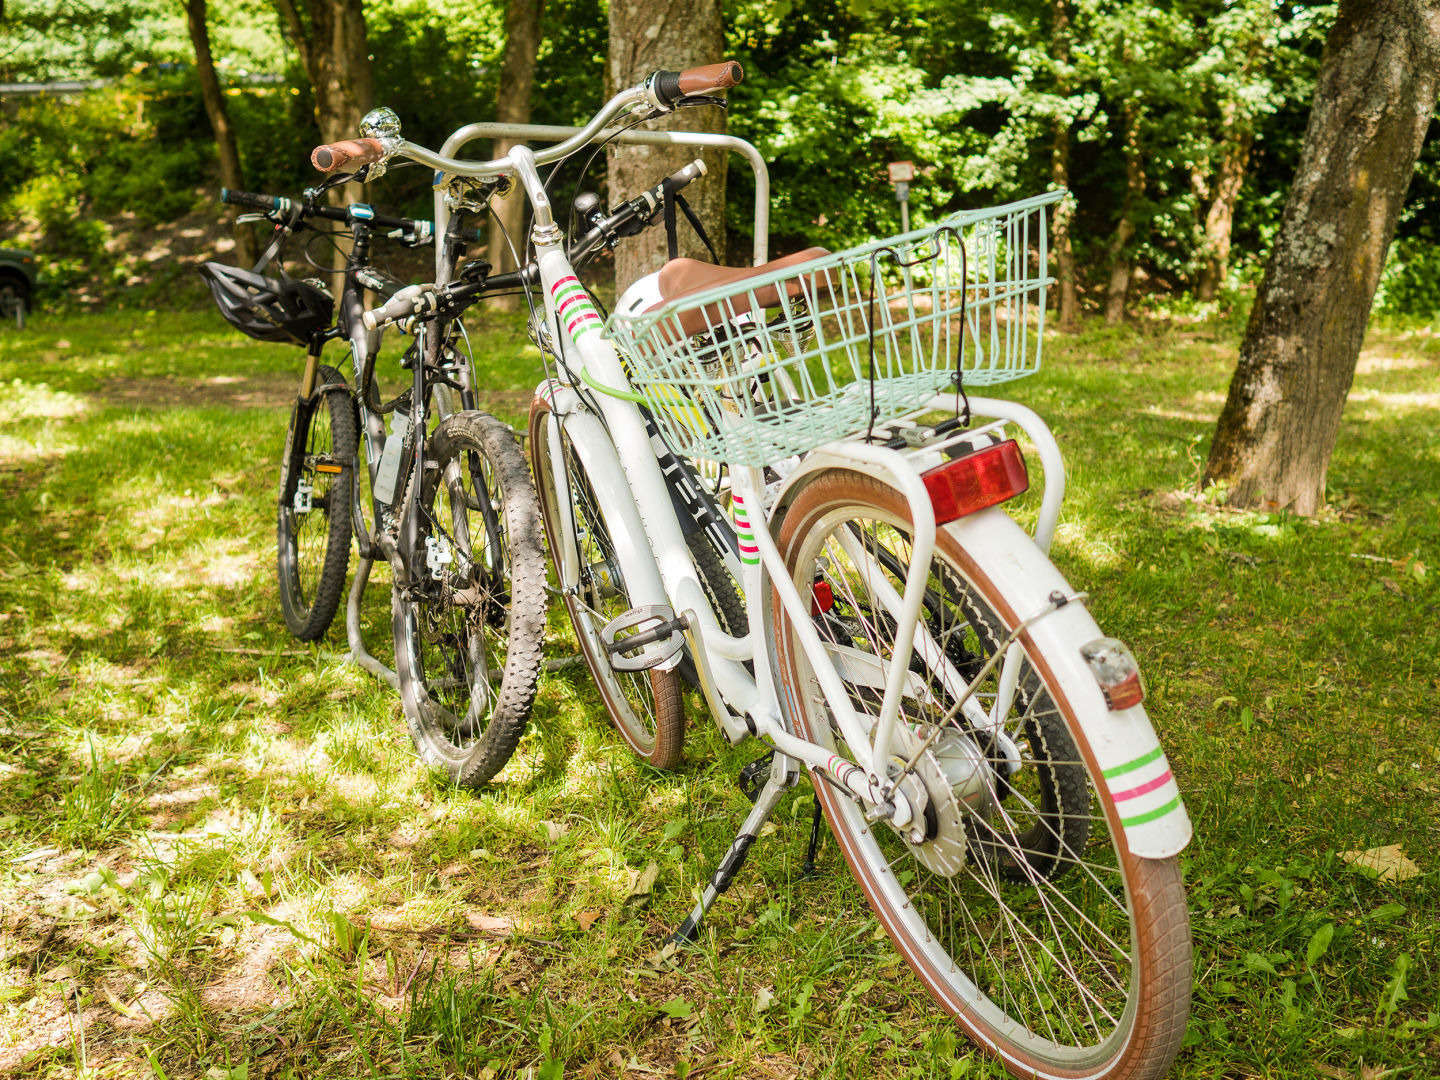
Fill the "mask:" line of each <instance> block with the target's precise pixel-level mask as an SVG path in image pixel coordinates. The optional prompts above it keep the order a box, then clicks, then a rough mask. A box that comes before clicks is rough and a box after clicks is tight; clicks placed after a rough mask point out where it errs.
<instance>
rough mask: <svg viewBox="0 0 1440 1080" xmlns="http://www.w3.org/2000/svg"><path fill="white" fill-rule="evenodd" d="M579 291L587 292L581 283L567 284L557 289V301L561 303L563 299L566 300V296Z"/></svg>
mask: <svg viewBox="0 0 1440 1080" xmlns="http://www.w3.org/2000/svg"><path fill="white" fill-rule="evenodd" d="M577 292H578V293H581V294H582V295H583V294H584V292H585V290H584V289H582V288H581V287H580V286H579V285H566V286H565V287H564V288H563V289H556V290H555V303H557V304H559V303H560V302H561V301H562V300H564V299H565V298H566V297H568V296H570V295H572V294H574V293H577Z"/></svg>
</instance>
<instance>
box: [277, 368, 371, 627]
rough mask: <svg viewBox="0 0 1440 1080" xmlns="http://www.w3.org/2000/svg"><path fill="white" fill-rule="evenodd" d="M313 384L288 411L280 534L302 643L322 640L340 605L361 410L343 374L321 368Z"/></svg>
mask: <svg viewBox="0 0 1440 1080" xmlns="http://www.w3.org/2000/svg"><path fill="white" fill-rule="evenodd" d="M315 385H316V387H317V389H316V391H315V393H313V394H311V395H310V397H309V398H308V399H307V400H304V401H297V402H296V403H295V408H294V409H293V410H292V412H291V414H290V429H289V431H288V433H287V435H286V448H287V451H288V452H287V454H286V458H285V460H284V461H283V462H282V463H281V472H280V507H279V517H278V520H277V523H276V530H275V531H276V545H277V549H278V553H279V558H278V562H279V571H280V608H281V611H283V612H284V615H285V625H286V626H287V627H289V628H290V633H292V634H294V635H295V636H296V637H297V638H299V639H300V640H301V641H318V640H319V639H320V638H322V637H324V636H325V631H326V630H327V629H329V627H330V623H331V620H333V619H334V618H335V612H336V610H337V609H338V608H339V606H340V597H341V595H342V594H343V593H344V591H345V573H346V571H347V570H348V569H349V566H350V510H351V505H352V503H353V501H354V485H355V464H356V457H355V447H356V424H355V405H354V402H353V401H352V400H351V397H350V392H349V390H347V389H346V388H345V377H344V376H343V375H341V374H340V372H338V371H336V370H335V369H334V368H332V367H325V366H323V365H322V366H321V367H319V368H318V369H317V372H316V384H315ZM297 495H301V496H302V497H301V498H300V499H298V500H297Z"/></svg>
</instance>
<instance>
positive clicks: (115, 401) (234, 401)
mask: <svg viewBox="0 0 1440 1080" xmlns="http://www.w3.org/2000/svg"><path fill="white" fill-rule="evenodd" d="M295 383H296V380H295V379H292V378H291V377H289V376H284V375H276V376H267V377H265V378H256V377H251V376H240V375H212V376H210V377H209V378H204V379H195V378H182V379H159V378H155V379H108V380H106V381H105V382H104V383H102V384H101V385H100V388H99V389H98V390H97V391H96V397H98V398H99V399H100V400H101V401H102V402H104V403H106V404H109V405H131V406H135V407H138V408H143V409H205V408H217V407H223V408H230V409H287V408H289V407H290V403H291V402H292V401H294V400H295ZM477 397H478V399H479V407H480V408H481V409H483V410H485V411H486V412H498V413H501V414H507V413H508V414H514V413H523V412H524V411H525V409H526V408H527V407H528V406H529V404H530V398H531V394H530V393H529V392H528V391H524V390H495V391H492V392H490V393H481V394H478V395H477Z"/></svg>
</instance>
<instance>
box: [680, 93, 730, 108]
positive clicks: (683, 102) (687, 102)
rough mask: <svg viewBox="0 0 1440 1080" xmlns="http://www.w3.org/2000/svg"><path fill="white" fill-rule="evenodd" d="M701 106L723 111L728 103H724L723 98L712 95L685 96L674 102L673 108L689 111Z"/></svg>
mask: <svg viewBox="0 0 1440 1080" xmlns="http://www.w3.org/2000/svg"><path fill="white" fill-rule="evenodd" d="M701 105H714V106H715V107H716V108H717V109H724V108H726V107H727V105H728V102H726V100H725V99H724V98H722V97H716V96H715V95H713V94H687V95H686V96H685V97H682V98H681V99H680V100H679V101H677V102H675V108H677V109H690V108H696V107H698V106H701Z"/></svg>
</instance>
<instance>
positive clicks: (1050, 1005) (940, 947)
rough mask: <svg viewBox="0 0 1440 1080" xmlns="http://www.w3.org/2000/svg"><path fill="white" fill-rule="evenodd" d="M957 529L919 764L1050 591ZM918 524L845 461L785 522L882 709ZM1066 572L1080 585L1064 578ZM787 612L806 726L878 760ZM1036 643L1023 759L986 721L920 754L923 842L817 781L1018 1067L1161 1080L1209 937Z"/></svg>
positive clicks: (780, 629) (799, 708)
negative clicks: (849, 737)
mask: <svg viewBox="0 0 1440 1080" xmlns="http://www.w3.org/2000/svg"><path fill="white" fill-rule="evenodd" d="M985 513H987V514H989V515H990V518H989V519H987V520H986V522H985V523H984V524H985V527H986V528H995V529H1006V528H1008V529H1009V530H1012V531H1013V534H1014V535H1013V536H1010V535H1009V534H1006V535H1005V536H1003V537H1001V539H1002V540H1003V541H1004V542H1003V543H1001V544H1000V545H999V546H998V547H997V548H995V549H994V550H997V551H1003V550H1005V549H1006V548H1007V547H1009V549H1010V550H1017V549H1018V548H1019V547H1021V546H1029V547H1030V548H1031V550H1032V551H1033V545H1032V544H1031V543H1030V541H1029V538H1028V537H1027V536H1025V534H1024V533H1023V532H1021V530H1020V529H1019V528H1018V526H1016V525H1015V524H1014V523H1013V522H1012V521H1010V519H1009V518H1008V517H1006V516H1005V515H1004V514H1003V512H1002V511H1000V510H998V509H997V510H991V511H986V512H985ZM958 535H959V530H958V529H957V528H956V527H954V526H952V527H948V528H941V529H940V530H939V535H938V537H937V542H936V547H935V552H934V554H933V556H932V558H931V563H930V568H929V580H928V583H927V594H926V598H925V603H924V606H923V609H922V616H921V617H922V622H923V624H924V627H925V629H926V630H927V631H928V633H929V637H930V640H931V641H932V642H933V643H934V645H935V647H934V648H932V649H931V650H930V651H929V656H928V657H927V658H921V657H920V656H919V655H918V653H919V652H920V650H919V649H918V648H917V656H916V657H915V658H914V659H912V662H911V664H910V669H909V670H910V672H911V676H910V682H909V684H908V686H907V689H906V691H905V693H904V696H903V697H902V701H901V718H902V721H903V722H904V723H903V727H904V731H905V733H904V735H902V737H901V740H900V746H899V755H898V756H900V757H902V758H903V759H904V762H908V761H909V760H910V759H911V758H912V757H914V755H915V753H916V752H917V751H920V750H921V738H922V737H923V735H924V734H925V733H927V732H929V731H932V730H933V729H934V726H935V724H936V723H938V722H940V720H941V719H942V718H943V717H944V716H945V714H946V712H947V711H948V710H949V708H950V707H951V705H952V704H953V703H954V701H955V699H956V697H957V695H958V693H959V692H961V691H962V690H963V687H964V686H965V685H966V684H968V683H969V682H970V681H972V680H973V679H974V678H975V677H976V676H977V675H978V674H979V672H980V670H981V669H982V667H983V664H984V661H985V660H986V659H987V658H988V657H989V656H990V655H992V654H993V652H994V651H995V650H996V649H997V648H998V647H999V646H1000V645H1001V643H1002V642H1003V641H1004V639H1005V638H1006V636H1007V635H1008V633H1009V632H1010V630H1011V629H1012V628H1013V627H1014V626H1016V625H1018V621H1019V620H1020V619H1022V618H1024V617H1027V616H1029V615H1033V614H1034V613H1035V611H1036V610H1039V609H1040V608H1041V607H1042V606H1043V602H1044V596H1045V593H1043V592H1042V593H1040V594H1039V596H1038V597H1037V596H1036V595H1034V593H1035V588H1036V586H1035V585H1033V584H1027V583H1016V582H1014V581H1013V580H1012V578H1013V575H1014V564H1012V565H1011V566H1010V567H1009V568H1008V569H1009V573H1010V575H1011V578H1007V576H1006V572H1005V571H1006V568H1005V567H1004V566H1002V565H1001V557H999V556H997V555H992V554H986V555H984V556H982V557H976V556H975V555H974V554H973V553H972V552H971V551H968V550H967V549H966V548H965V547H964V546H962V544H961V543H960V542H959V540H958V539H957V536H958ZM910 537H911V527H910V521H909V516H908V510H907V508H906V503H905V501H904V499H903V498H902V497H901V496H900V495H899V494H898V493H897V492H895V491H894V490H892V489H891V488H889V487H887V486H886V485H884V484H882V483H880V482H879V481H877V480H875V479H874V478H872V477H868V476H862V475H860V474H858V473H854V472H850V471H843V470H836V471H834V472H829V473H826V474H824V475H822V476H821V477H818V478H816V479H815V480H814V481H813V482H812V483H811V484H809V485H808V486H807V487H805V488H804V489H802V490H801V491H800V492H799V493H798V494H797V496H796V497H795V499H794V501H793V503H792V504H791V505H790V506H789V507H788V509H787V510H786V511H785V514H784V518H783V522H782V524H781V528H780V534H779V539H778V543H779V548H780V552H781V554H782V556H783V558H784V560H785V565H786V567H787V569H788V570H789V572H790V573H791V574H792V575H793V580H794V582H795V584H796V586H797V587H798V588H799V589H800V590H801V595H802V596H805V595H810V594H811V592H812V590H815V592H816V598H817V599H816V605H815V608H814V609H812V610H813V611H814V614H813V616H812V621H813V623H814V625H815V627H816V629H817V630H818V631H819V633H820V636H821V639H822V640H823V641H824V642H825V643H826V644H827V646H829V647H831V648H832V649H834V651H835V652H836V655H837V656H839V655H843V656H844V657H845V662H844V663H840V664H837V670H838V671H840V672H843V673H844V674H842V679H843V680H844V684H845V687H846V691H847V693H848V694H849V696H850V699H851V702H852V704H853V705H854V707H855V709H856V711H857V712H858V713H859V714H860V715H861V716H862V717H863V716H865V715H869V716H872V717H874V716H878V714H879V711H880V699H881V696H882V690H881V689H880V687H881V686H883V678H880V677H879V676H880V675H881V673H883V672H885V671H886V670H888V661H887V658H888V657H889V656H891V655H892V650H893V648H894V645H895V641H894V633H895V629H894V628H895V620H894V619H893V618H892V617H891V612H892V611H893V610H894V604H893V597H894V594H895V591H899V590H903V587H904V573H905V571H906V570H908V568H909V565H910V557H909V556H910ZM1036 554H1037V557H1038V553H1036ZM1054 581H1055V582H1058V584H1060V585H1063V582H1060V581H1059V579H1058V575H1054ZM817 582H824V583H825V584H826V585H828V589H827V590H818V589H816V583H817ZM1027 590H1028V591H1027ZM827 593H828V596H825V603H827V604H829V606H828V608H827V609H826V610H823V611H821V610H819V608H820V607H821V606H822V604H821V602H820V597H821V596H824V595H825V594H827ZM1067 595H1068V592H1067ZM830 597H833V603H832V602H831V601H830ZM887 598H888V602H887ZM1084 621H1085V622H1086V623H1087V624H1089V625H1090V626H1091V628H1092V629H1093V623H1092V622H1090V620H1088V618H1087V619H1085V620H1084ZM1066 625H1067V626H1068V625H1070V624H1068V623H1067V624H1066ZM774 626H775V631H776V667H777V675H778V677H779V680H780V683H781V688H782V699H783V700H784V701H785V702H786V708H787V711H789V712H790V713H791V715H792V716H793V720H794V723H795V726H796V730H797V733H798V734H800V735H801V736H802V737H805V738H808V739H811V740H812V741H814V742H816V743H819V744H820V745H822V746H826V747H828V748H832V749H835V750H836V751H838V752H841V753H843V754H845V755H846V756H847V757H849V758H850V760H860V761H868V753H867V752H866V748H860V747H849V746H847V745H846V743H845V739H844V736H843V734H841V732H839V730H838V729H837V728H836V727H835V725H834V724H833V722H832V719H831V715H830V713H829V710H827V709H826V707H825V704H824V698H823V696H822V695H821V694H820V692H819V686H818V682H817V681H816V679H815V676H814V673H813V671H812V669H811V667H810V663H809V661H808V659H807V657H806V656H805V654H804V652H803V650H802V649H801V647H800V645H799V642H798V639H797V638H796V637H795V630H794V627H793V626H792V625H791V624H790V621H789V619H788V617H787V615H786V614H785V612H784V609H783V607H782V606H781V605H780V604H779V603H778V602H777V603H776V604H775V616H774ZM1080 632H1081V631H1079V630H1076V631H1075V633H1080ZM1067 633H1070V631H1067ZM1017 640H1018V643H1019V645H1020V652H1019V655H1020V657H1021V662H1022V667H1021V669H1020V677H1019V680H1018V685H1017V688H1016V692H1015V695H1014V703H1013V705H1012V707H1011V711H1010V713H1009V714H1008V715H1007V716H1006V717H1004V721H1003V722H1004V730H1005V733H1006V734H1007V735H1008V737H1009V738H1010V739H1011V740H1012V741H1013V745H1014V746H1015V747H1016V748H1018V750H1019V768H1018V771H1014V772H1013V773H1012V772H1010V770H1011V769H1012V768H1013V767H1014V761H1013V758H1008V759H1007V755H1006V753H1005V752H1004V748H1003V746H1001V745H1000V744H999V742H998V740H996V739H994V738H993V737H987V736H986V735H984V734H982V732H981V731H980V730H979V729H978V728H977V727H976V725H975V724H973V723H969V724H967V723H966V722H964V721H963V720H962V722H961V723H959V724H956V725H954V726H953V727H949V726H947V728H946V729H945V730H944V731H943V732H942V734H941V735H940V736H939V738H937V739H936V741H935V742H934V743H933V745H932V746H931V747H930V748H929V749H925V750H924V751H923V752H922V753H921V754H920V756H919V758H918V759H917V766H916V769H915V772H914V779H913V780H912V781H911V783H912V785H917V786H919V787H921V788H923V791H924V792H925V800H926V803H927V809H926V811H925V814H926V820H925V823H924V832H925V839H924V840H923V841H920V842H916V840H915V839H914V837H911V836H905V835H901V833H900V832H899V831H897V830H896V829H894V828H893V827H891V826H890V825H889V824H887V823H886V822H883V821H882V822H877V823H875V824H873V825H872V824H871V823H869V822H867V821H866V819H865V815H864V812H863V809H862V808H861V807H859V806H858V805H857V804H856V803H855V802H853V801H852V800H851V799H849V798H848V797H846V796H845V795H844V794H843V793H839V792H837V790H836V789H835V788H834V787H832V786H831V785H829V784H826V783H819V782H817V783H816V784H815V789H816V794H817V797H818V798H819V800H820V803H821V806H822V807H823V809H824V812H825V814H826V816H827V818H828V819H829V822H830V825H831V828H832V830H833V831H834V833H835V836H836V838H837V841H838V845H839V847H840V849H841V851H842V852H843V854H844V856H845V859H846V861H847V862H848V863H849V865H850V868H851V870H852V871H853V872H854V874H855V877H856V879H857V880H858V881H859V883H860V885H861V887H862V889H863V890H864V892H865V894H866V896H867V898H868V899H869V901H870V904H871V906H872V907H873V908H874V910H875V912H876V914H877V915H878V916H879V918H880V921H881V923H882V924H883V925H884V927H885V929H886V930H887V931H888V932H889V934H890V937H891V939H892V940H893V941H894V943H895V945H896V947H897V948H898V949H899V950H900V952H901V953H902V954H903V955H904V957H905V958H906V960H907V961H908V962H909V963H910V966H911V967H912V968H913V969H914V971H915V972H916V974H917V975H919V977H920V979H921V981H922V982H923V983H924V984H925V986H926V987H927V988H928V989H929V990H930V992H931V993H932V994H933V995H934V996H935V998H936V999H938V1001H939V1002H940V1004H941V1005H942V1006H943V1007H944V1008H945V1009H946V1010H947V1011H948V1012H950V1013H951V1014H952V1015H954V1016H955V1017H956V1019H957V1020H958V1021H959V1023H960V1025H961V1026H962V1028H964V1030H965V1031H966V1033H967V1034H968V1035H969V1036H970V1037H971V1038H972V1039H973V1040H974V1041H976V1042H977V1043H979V1044H981V1045H982V1046H984V1047H986V1048H987V1049H989V1050H990V1051H991V1052H993V1053H994V1054H996V1055H997V1056H998V1057H999V1058H1000V1059H1001V1060H1002V1061H1003V1063H1004V1064H1005V1066H1006V1067H1007V1068H1008V1069H1009V1070H1010V1071H1011V1072H1012V1073H1014V1074H1015V1075H1017V1076H1025V1077H1035V1076H1041V1077H1065V1078H1080V1077H1086V1078H1098V1077H1107V1078H1116V1080H1118V1078H1125V1080H1153V1078H1157V1077H1160V1076H1162V1075H1163V1074H1164V1073H1165V1072H1166V1071H1167V1070H1168V1069H1169V1067H1170V1064H1171V1062H1172V1060H1173V1058H1174V1056H1175V1054H1176V1052H1177V1051H1178V1049H1179V1046H1180V1041H1181V1038H1182V1037H1183V1035H1184V1031H1185V1021H1186V1017H1187V1015H1188V1011H1189V1000H1190V985H1191V970H1190V959H1191V943H1190V933H1189V921H1188V915H1187V913H1186V908H1185V898H1184V893H1183V890H1182V887H1181V881H1180V873H1179V870H1178V867H1177V862H1176V860H1175V859H1174V858H1169V859H1164V860H1150V859H1141V858H1139V857H1138V856H1136V855H1135V854H1133V853H1132V852H1131V850H1130V849H1129V847H1128V845H1127V843H1126V839H1125V836H1124V833H1123V830H1122V828H1121V826H1120V822H1119V816H1118V812H1117V811H1116V809H1115V806H1114V804H1113V803H1112V802H1111V800H1110V799H1109V798H1107V797H1105V794H1104V792H1105V788H1104V786H1103V785H1100V784H1097V781H1096V777H1097V766H1096V764H1095V757H1094V754H1093V753H1092V751H1091V750H1090V747H1089V744H1088V742H1087V740H1086V739H1085V736H1084V733H1083V731H1082V730H1081V728H1080V726H1079V724H1078V723H1077V721H1076V712H1075V709H1076V706H1075V704H1074V703H1073V702H1072V700H1071V698H1070V697H1069V696H1067V694H1066V687H1065V686H1064V685H1062V683H1061V682H1060V681H1059V680H1058V678H1057V677H1056V676H1055V674H1054V669H1053V668H1052V667H1051V665H1050V664H1049V663H1047V658H1046V655H1044V654H1043V653H1041V652H1039V649H1038V646H1037V645H1036V644H1035V636H1032V633H1030V632H1026V633H1023V634H1022V635H1021V636H1020V637H1019V638H1018V639H1017ZM1083 644H1084V642H1083V641H1080V640H1075V641H1073V642H1071V641H1067V642H1065V643H1064V646H1063V647H1065V648H1070V647H1073V648H1074V649H1076V650H1077V651H1078V649H1079V648H1080V646H1081V645H1083ZM841 649H844V650H847V651H845V652H844V653H843V654H842V653H841V652H840V650H841ZM942 652H943V657H944V659H943V661H942V660H941V659H939V657H940V655H942ZM866 655H868V656H869V657H874V658H875V659H874V660H873V661H870V660H866V659H865V656H866ZM998 683H999V675H998V668H997V669H994V670H992V671H991V672H990V673H989V674H988V675H987V676H986V677H985V678H984V679H983V680H982V681H981V683H980V685H979V687H978V690H977V694H976V700H977V701H978V702H979V704H980V705H981V706H982V707H983V708H984V710H985V711H986V712H987V713H988V712H989V711H990V710H991V706H992V705H993V703H994V702H995V698H996V693H997V688H998ZM1072 686H1073V684H1072ZM964 715H965V714H964V713H962V714H961V717H962V718H963V717H964ZM862 755H863V756H862ZM1007 760H1009V761H1010V764H1008V765H1007V764H1006V762H1007ZM902 764H903V762H897V763H896V766H895V767H896V770H897V772H898V771H900V769H901V765H902ZM1007 774H1008V775H1007Z"/></svg>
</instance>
